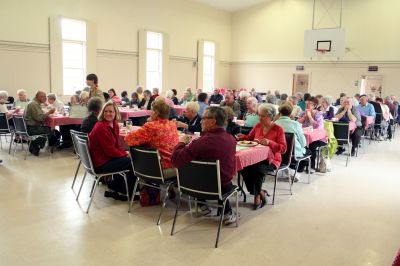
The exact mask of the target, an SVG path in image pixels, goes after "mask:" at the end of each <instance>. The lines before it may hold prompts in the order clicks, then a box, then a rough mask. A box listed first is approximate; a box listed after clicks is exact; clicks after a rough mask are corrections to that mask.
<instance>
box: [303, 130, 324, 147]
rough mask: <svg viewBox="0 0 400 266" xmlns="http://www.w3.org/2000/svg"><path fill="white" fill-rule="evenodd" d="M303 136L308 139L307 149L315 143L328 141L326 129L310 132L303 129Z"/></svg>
mask: <svg viewBox="0 0 400 266" xmlns="http://www.w3.org/2000/svg"><path fill="white" fill-rule="evenodd" d="M303 134H304V136H305V137H306V142H307V147H308V146H309V145H310V143H313V142H314V141H317V140H321V141H324V142H326V141H327V135H326V131H325V129H323V128H321V129H314V130H313V131H310V130H308V129H303Z"/></svg>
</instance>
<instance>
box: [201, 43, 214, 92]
mask: <svg viewBox="0 0 400 266" xmlns="http://www.w3.org/2000/svg"><path fill="white" fill-rule="evenodd" d="M203 56H204V57H203V89H204V91H206V92H210V91H213V90H214V83H215V43H213V42H207V41H205V42H204V49H203Z"/></svg>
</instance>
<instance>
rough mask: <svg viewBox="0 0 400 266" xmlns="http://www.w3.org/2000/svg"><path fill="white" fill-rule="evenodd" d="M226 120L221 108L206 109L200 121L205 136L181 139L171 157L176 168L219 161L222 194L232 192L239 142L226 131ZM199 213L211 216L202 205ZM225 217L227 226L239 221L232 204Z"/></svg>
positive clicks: (182, 137)
mask: <svg viewBox="0 0 400 266" xmlns="http://www.w3.org/2000/svg"><path fill="white" fill-rule="evenodd" d="M226 119H227V116H226V113H225V111H224V110H223V109H222V108H220V107H209V108H207V109H206V110H205V111H204V115H203V119H202V120H201V125H202V128H203V133H204V134H203V135H202V136H201V137H199V138H197V139H194V140H191V138H190V137H189V136H188V135H183V136H181V137H180V139H179V143H178V144H177V145H176V146H175V148H174V151H173V153H172V164H173V165H174V166H175V167H176V168H179V167H182V166H184V165H186V164H188V163H189V162H191V161H193V160H213V161H214V160H219V161H220V173H221V176H220V177H221V190H222V191H221V192H222V194H224V193H227V192H229V191H231V190H232V186H233V185H232V178H233V176H234V175H235V174H236V164H235V154H236V141H235V139H234V138H233V137H232V136H231V135H230V134H228V133H227V132H226V131H225V129H224V126H225V122H226ZM219 203H220V204H222V202H219ZM200 209H201V210H202V212H203V213H209V212H210V210H209V208H208V207H207V206H206V205H202V206H201V207H200ZM223 215H224V219H223V222H224V224H225V225H229V224H232V223H234V222H236V219H237V218H238V217H237V214H236V213H235V212H234V211H233V210H232V208H231V205H230V204H229V201H227V203H226V207H225V213H224V214H223Z"/></svg>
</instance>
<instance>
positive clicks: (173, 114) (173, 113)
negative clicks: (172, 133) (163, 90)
mask: <svg viewBox="0 0 400 266" xmlns="http://www.w3.org/2000/svg"><path fill="white" fill-rule="evenodd" d="M157 101H161V102H164V103H165V104H167V105H168V107H169V117H168V119H169V120H173V119H176V118H177V117H178V115H177V114H176V110H175V108H174V102H173V101H172V100H171V99H169V98H164V97H163V96H158V97H157V98H156V99H155V100H154V102H153V103H152V106H153V104H154V103H155V102H157ZM148 120H149V121H150V120H151V117H149V118H148Z"/></svg>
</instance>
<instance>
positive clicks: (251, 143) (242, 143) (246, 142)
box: [237, 140, 258, 147]
mask: <svg viewBox="0 0 400 266" xmlns="http://www.w3.org/2000/svg"><path fill="white" fill-rule="evenodd" d="M237 145H239V146H243V147H254V146H257V145H258V143H257V142H255V141H249V140H241V141H238V143H237Z"/></svg>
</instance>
